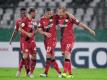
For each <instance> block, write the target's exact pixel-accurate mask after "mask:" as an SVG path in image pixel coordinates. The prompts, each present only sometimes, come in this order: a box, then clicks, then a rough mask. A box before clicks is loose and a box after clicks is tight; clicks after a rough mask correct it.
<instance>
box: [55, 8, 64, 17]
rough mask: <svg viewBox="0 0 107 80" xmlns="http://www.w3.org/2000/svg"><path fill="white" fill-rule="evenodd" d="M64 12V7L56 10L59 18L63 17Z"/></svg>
mask: <svg viewBox="0 0 107 80" xmlns="http://www.w3.org/2000/svg"><path fill="white" fill-rule="evenodd" d="M65 12H66V9H65V8H64V7H60V8H58V12H57V13H58V15H59V16H64V15H65Z"/></svg>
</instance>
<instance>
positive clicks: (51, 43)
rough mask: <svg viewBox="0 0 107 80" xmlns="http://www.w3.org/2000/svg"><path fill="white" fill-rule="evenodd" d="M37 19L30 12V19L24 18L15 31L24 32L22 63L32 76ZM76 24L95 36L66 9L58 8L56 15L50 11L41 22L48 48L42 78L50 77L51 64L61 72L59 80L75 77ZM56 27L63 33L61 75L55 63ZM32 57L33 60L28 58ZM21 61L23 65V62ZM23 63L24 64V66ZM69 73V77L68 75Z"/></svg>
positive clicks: (40, 26) (27, 72)
mask: <svg viewBox="0 0 107 80" xmlns="http://www.w3.org/2000/svg"><path fill="white" fill-rule="evenodd" d="M34 17H35V10H34V9H30V10H29V12H28V16H27V17H24V18H23V19H22V20H21V21H20V23H18V25H16V30H19V31H20V32H21V39H20V43H21V51H22V53H23V59H22V60H21V61H22V62H23V63H24V65H25V69H26V74H27V75H28V76H30V77H33V75H32V74H33V71H34V68H35V65H36V44H35V40H34V33H35V28H34V27H33V26H37V25H36V22H35V21H34V20H33V18H34ZM74 24H76V25H78V26H80V27H82V28H84V29H86V30H87V31H89V32H90V33H91V34H93V35H95V32H94V31H93V30H92V29H90V28H89V27H88V26H87V25H85V24H83V23H81V22H80V21H78V20H77V19H76V18H75V17H74V16H73V15H72V14H70V13H69V12H68V11H66V9H65V8H63V7H61V8H58V11H57V15H54V14H53V13H52V11H51V9H50V8H47V9H46V10H45V14H44V16H43V17H42V18H41V19H40V22H39V25H38V29H37V31H38V32H39V33H41V34H42V35H44V45H45V49H46V53H47V54H46V66H45V71H44V73H43V74H40V76H41V77H47V76H48V71H49V68H50V65H51V64H52V65H53V67H54V68H55V70H56V71H57V73H58V77H63V78H72V64H71V50H72V48H73V45H74V41H75V39H74V30H73V25H74ZM56 25H58V27H59V28H60V32H61V40H60V44H61V50H62V55H63V57H64V64H63V66H64V72H63V73H61V71H60V69H59V67H58V64H57V62H56V60H55V53H54V49H55V46H56V43H57V39H56V37H57V34H56ZM29 55H31V59H30V58H29ZM21 61H20V63H22V62H21ZM23 63H22V65H23ZM67 72H68V74H69V75H67ZM20 73H21V70H20V64H19V70H18V76H19V75H20Z"/></svg>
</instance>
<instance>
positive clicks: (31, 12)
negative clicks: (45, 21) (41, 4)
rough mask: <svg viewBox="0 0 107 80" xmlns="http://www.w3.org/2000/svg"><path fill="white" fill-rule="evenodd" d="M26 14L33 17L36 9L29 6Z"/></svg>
mask: <svg viewBox="0 0 107 80" xmlns="http://www.w3.org/2000/svg"><path fill="white" fill-rule="evenodd" d="M28 14H29V15H30V16H31V17H32V18H35V15H36V10H35V9H34V8H30V9H29V11H28Z"/></svg>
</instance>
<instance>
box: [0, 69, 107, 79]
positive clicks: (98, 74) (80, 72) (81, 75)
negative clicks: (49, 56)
mask: <svg viewBox="0 0 107 80" xmlns="http://www.w3.org/2000/svg"><path fill="white" fill-rule="evenodd" d="M43 71H44V70H43V69H36V70H35V72H34V75H35V78H33V79H31V78H28V77H25V71H24V70H22V75H21V77H20V78H17V77H16V76H15V75H16V72H17V68H0V80H107V68H106V69H74V70H73V76H74V78H71V79H64V78H58V77H57V74H56V71H55V70H54V69H50V71H49V75H48V77H47V78H41V77H39V74H40V73H43Z"/></svg>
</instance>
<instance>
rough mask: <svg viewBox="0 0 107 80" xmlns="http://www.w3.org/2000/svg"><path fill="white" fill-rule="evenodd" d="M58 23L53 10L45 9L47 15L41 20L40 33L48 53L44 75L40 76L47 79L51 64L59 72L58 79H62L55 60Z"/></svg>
mask: <svg viewBox="0 0 107 80" xmlns="http://www.w3.org/2000/svg"><path fill="white" fill-rule="evenodd" d="M56 23H57V20H56V16H54V15H53V12H52V10H51V9H50V8H47V9H45V14H44V16H43V17H42V18H41V19H40V24H39V29H38V32H40V33H41V34H42V35H44V45H45V49H46V53H47V54H46V66H45V71H44V73H43V74H40V76H41V77H47V75H48V71H49V68H50V66H51V64H52V65H53V67H54V68H55V70H56V71H57V73H58V77H61V71H60V69H59V67H58V64H57V62H56V60H55V52H54V50H55V47H56V43H57V33H56Z"/></svg>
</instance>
